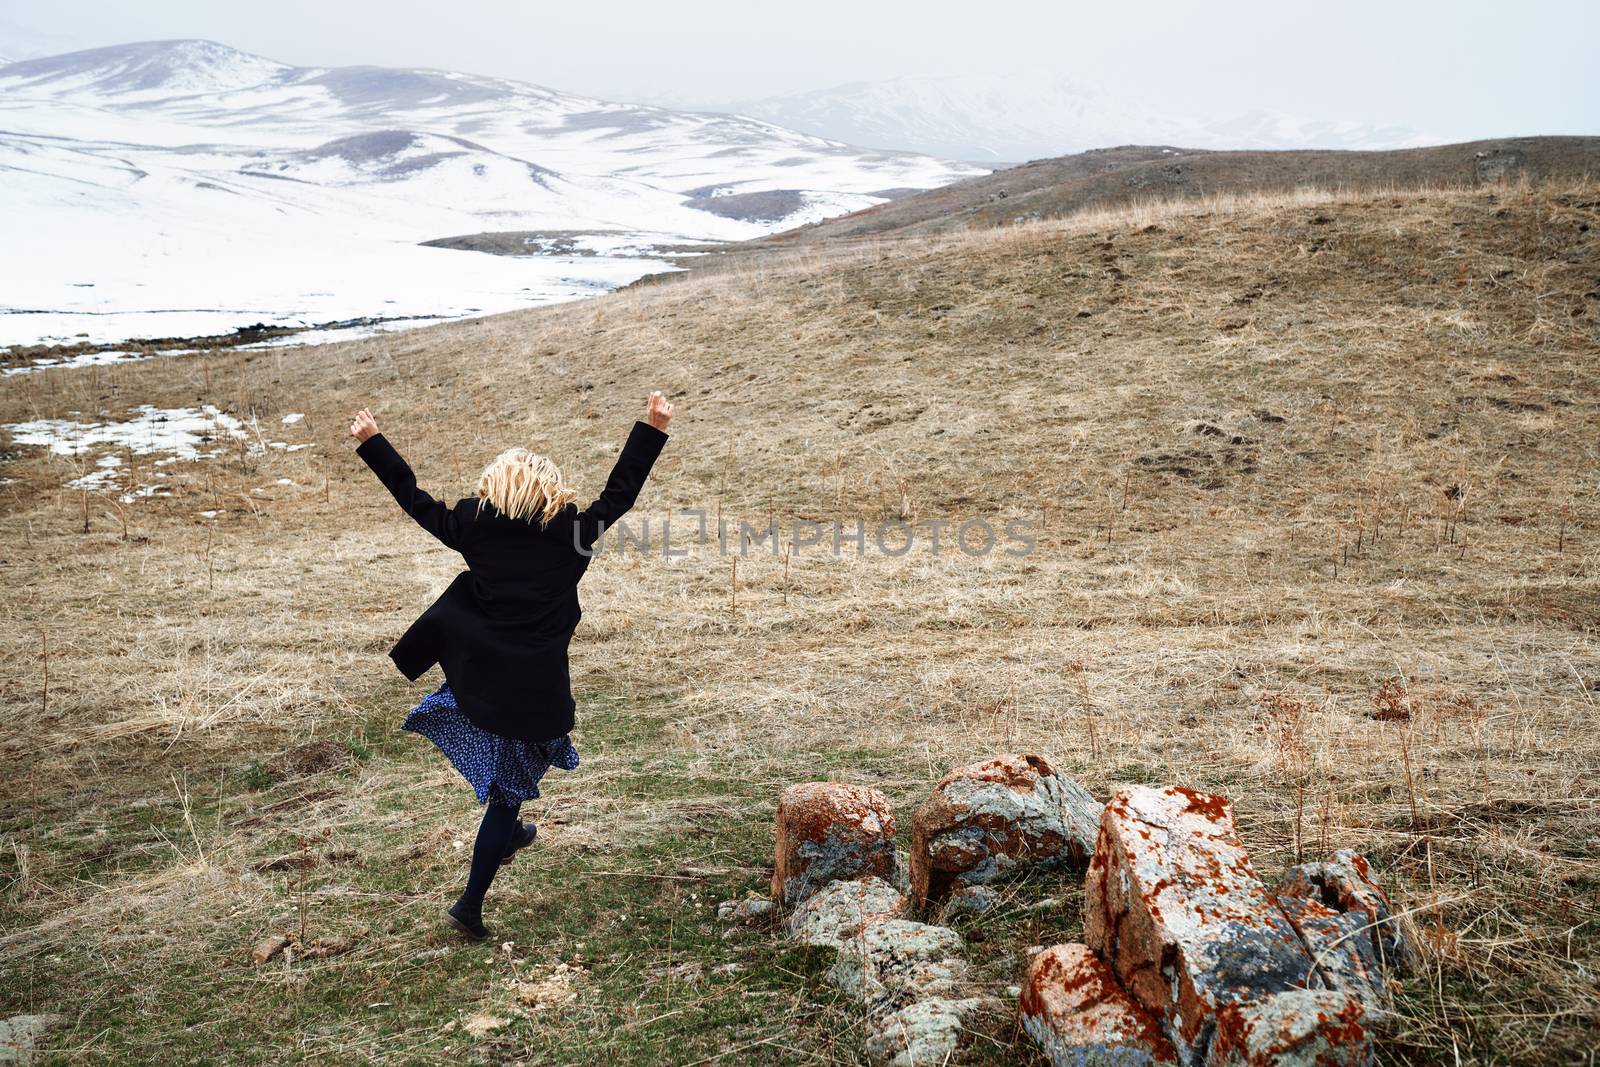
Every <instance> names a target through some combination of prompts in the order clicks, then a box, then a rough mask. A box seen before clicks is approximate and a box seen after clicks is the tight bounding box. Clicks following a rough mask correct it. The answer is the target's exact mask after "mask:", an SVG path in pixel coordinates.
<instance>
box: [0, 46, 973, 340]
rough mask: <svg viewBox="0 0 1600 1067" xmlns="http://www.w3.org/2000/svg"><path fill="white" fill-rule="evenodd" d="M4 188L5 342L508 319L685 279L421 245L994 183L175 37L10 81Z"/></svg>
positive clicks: (702, 117) (735, 131)
mask: <svg viewBox="0 0 1600 1067" xmlns="http://www.w3.org/2000/svg"><path fill="white" fill-rule="evenodd" d="M0 173H3V178H0V212H3V213H4V215H5V217H6V218H7V219H8V220H10V222H9V224H8V232H7V240H6V245H7V255H6V256H5V257H4V260H3V265H0V301H3V303H4V305H5V306H3V307H0V345H3V344H17V343H31V342H35V341H38V340H41V339H45V338H52V337H53V338H56V339H64V338H65V339H70V338H73V337H83V336H85V335H86V336H87V337H88V338H90V339H119V338H125V337H148V336H186V335H194V334H200V333H210V332H223V331H226V330H228V329H231V328H233V327H234V326H237V325H241V324H245V323H253V322H256V321H262V322H267V323H296V322H323V321H329V320H334V319H345V318H354V317H358V316H386V317H400V316H408V315H415V316H457V315H462V314H470V313H475V312H479V311H493V310H504V309H507V308H510V307H517V306H523V305H526V304H529V303H537V302H541V301H546V300H551V299H561V298H568V297H572V296H577V295H583V294H585V293H589V292H593V291H595V290H596V289H597V288H605V287H609V286H612V285H615V284H619V283H621V282H626V281H628V280H631V279H632V278H635V277H638V276H639V275H641V274H644V273H648V272H650V271H651V270H657V269H662V267H663V266H664V265H663V264H661V263H659V262H657V261H652V260H649V259H640V258H623V257H619V256H616V255H604V254H602V255H582V256H564V257H516V258H507V257H491V256H487V255H481V254H472V253H465V252H459V251H451V250H446V249H440V248H431V247H421V246H420V244H419V243H420V242H422V241H425V240H429V239H434V238H441V237H449V236H454V235H460V234H469V233H476V232H481V231H541V230H559V231H564V232H567V233H569V234H570V233H572V232H576V233H577V234H580V235H590V236H589V238H587V240H584V239H581V238H580V239H579V240H578V241H577V247H578V248H579V249H580V250H588V251H599V252H606V251H615V250H616V249H618V248H621V247H628V248H635V249H637V248H641V247H644V248H648V247H649V246H651V245H654V244H662V243H674V244H681V243H685V242H695V241H720V240H735V239H740V238H746V237H753V236H759V235H760V234H763V233H766V232H770V231H772V230H775V229H781V228H787V227H790V226H794V225H798V224H800V223H802V222H807V221H811V220H813V219H817V218H822V217H826V216H828V215H832V214H839V213H842V212H846V211H851V210H855V209H857V208H860V207H865V206H868V205H870V204H873V203H878V202H881V201H882V200H883V199H884V197H883V196H882V195H881V194H882V193H883V192H884V191H886V190H893V189H904V188H931V187H934V186H937V185H941V184H944V183H947V182H950V181H953V180H955V179H957V178H960V177H964V176H967V175H971V174H976V173H982V170H981V168H976V167H973V166H970V165H963V164H951V163H946V162H943V161H941V160H938V159H934V158H931V157H928V156H924V155H915V154H910V153H901V152H890V151H881V150H869V149H860V148H855V147H851V146H849V145H847V144H843V143H841V142H838V141H835V140H830V139H825V138H821V137H817V136H814V135H809V134H801V133H796V132H794V131H792V130H788V129H784V128H782V127H780V126H777V125H774V124H772V123H769V122H765V121H762V120H759V119H753V118H744V117H736V116H729V115H714V114H694V113H688V112H680V111H671V110H666V109H662V108H655V107H646V106H638V105H629V104H616V103H609V102H605V101H599V100H593V99H588V98H584V97H577V96H571V95H567V94H563V93H559V92H555V91H553V90H550V89H545V88H541V87H539V86H535V85H529V84H525V83H520V82H514V81H506V80H502V79H494V78H483V77H476V76H473V75H467V74H457V73H451V72H446V71H435V70H405V69H391V68H382V67H346V68H331V69H329V68H305V67H294V66H289V65H286V64H283V63H278V62H275V61H273V60H270V59H266V58H263V57H260V56H254V55H249V54H247V53H244V52H240V51H238V50H236V49H232V48H228V47H226V46H224V45H219V44H214V43H211V42H207V41H159V42H148V43H142V44H131V45H121V46H116V47H111V48H99V49H93V50H90V51H84V52H75V53H70V54H67V55H60V56H51V57H46V58H42V59H31V60H23V61H19V62H14V63H10V64H7V65H5V66H3V67H0ZM773 192H781V193H782V194H783V195H778V196H766V197H762V196H745V197H739V198H738V199H735V200H729V201H726V202H724V203H723V204H715V203H714V201H716V200H718V199H720V198H722V197H725V196H730V195H733V194H751V193H773ZM729 204H737V205H740V208H741V209H740V210H727V205H729ZM773 205H779V207H777V208H774V206H773ZM711 208H716V210H712V209H711ZM780 211H781V215H780V214H779V212H780ZM767 215H772V216H773V217H766V216H767ZM566 247H572V244H571V243H570V242H568V243H567V245H566Z"/></svg>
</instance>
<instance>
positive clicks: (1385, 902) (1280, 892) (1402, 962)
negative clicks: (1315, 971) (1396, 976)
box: [1272, 848, 1415, 968]
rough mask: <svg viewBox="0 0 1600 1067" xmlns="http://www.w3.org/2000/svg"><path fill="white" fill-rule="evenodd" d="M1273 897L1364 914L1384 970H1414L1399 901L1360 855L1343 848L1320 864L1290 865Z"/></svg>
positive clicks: (1360, 915) (1349, 913) (1343, 912)
mask: <svg viewBox="0 0 1600 1067" xmlns="http://www.w3.org/2000/svg"><path fill="white" fill-rule="evenodd" d="M1272 895H1273V896H1274V897H1276V898H1278V900H1279V901H1280V902H1282V901H1287V900H1289V899H1290V898H1294V897H1298V898H1300V899H1303V900H1315V901H1317V902H1319V903H1321V904H1322V905H1323V906H1324V907H1326V908H1328V909H1330V910H1331V911H1334V912H1337V913H1338V914H1340V915H1355V916H1359V917H1360V920H1361V921H1360V923H1358V924H1357V925H1359V926H1362V927H1365V928H1366V930H1365V936H1366V937H1367V938H1368V939H1369V940H1370V941H1371V942H1372V953H1373V955H1374V956H1375V957H1376V958H1377V959H1378V961H1379V963H1380V964H1381V965H1382V966H1384V967H1390V968H1405V967H1409V966H1410V965H1411V962H1412V961H1413V960H1414V959H1415V955H1414V953H1413V952H1412V949H1411V945H1410V943H1409V942H1408V941H1407V940H1406V935H1405V931H1403V930H1402V929H1401V928H1400V923H1399V920H1397V919H1396V918H1395V911H1394V902H1393V901H1392V900H1390V899H1389V894H1388V893H1386V892H1384V891H1383V887H1381V886H1380V885H1378V883H1377V882H1376V881H1374V880H1373V877H1372V867H1371V865H1370V864H1369V863H1368V862H1367V858H1366V857H1365V856H1363V855H1361V854H1360V853H1358V852H1355V851H1353V850H1351V849H1348V848H1342V849H1340V850H1339V851H1337V852H1335V853H1334V854H1333V856H1332V857H1331V858H1329V859H1327V860H1324V861H1322V862H1320V863H1302V864H1300V865H1299V866H1296V867H1290V868H1289V869H1288V870H1287V871H1285V872H1284V875H1283V879H1282V880H1281V881H1280V882H1279V883H1278V884H1277V885H1275V886H1273V887H1272ZM1316 947H1317V946H1316V945H1315V944H1313V945H1312V948H1313V949H1315V948H1316Z"/></svg>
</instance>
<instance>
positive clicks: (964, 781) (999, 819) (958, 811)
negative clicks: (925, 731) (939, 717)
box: [911, 755, 1100, 907]
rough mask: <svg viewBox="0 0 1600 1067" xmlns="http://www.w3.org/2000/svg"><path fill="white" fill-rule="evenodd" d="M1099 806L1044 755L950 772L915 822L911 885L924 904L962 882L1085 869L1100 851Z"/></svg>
mask: <svg viewBox="0 0 1600 1067" xmlns="http://www.w3.org/2000/svg"><path fill="white" fill-rule="evenodd" d="M1099 819H1100V804H1099V803H1098V802H1097V801H1096V800H1095V799H1094V797H1092V796H1090V795H1089V793H1088V791H1086V790H1085V789H1084V788H1083V787H1082V786H1081V785H1079V784H1078V783H1077V782H1075V781H1073V780H1072V779H1071V778H1069V777H1067V776H1066V775H1064V774H1060V773H1058V772H1057V771H1056V769H1055V768H1054V767H1052V766H1051V765H1050V761H1049V760H1047V759H1046V758H1045V757H1043V756H1038V755H1009V756H1001V757H999V758H997V759H992V760H988V761H986V762H983V763H975V764H973V765H971V766H968V767H961V768H958V769H957V770H954V771H951V772H950V773H949V774H947V775H945V776H944V777H943V778H941V779H940V780H939V784H938V785H936V786H935V787H934V790H933V793H932V795H931V796H929V797H928V799H927V800H926V801H925V802H924V803H923V804H922V806H921V807H920V808H918V809H917V813H916V815H915V816H914V817H913V818H912V823H911V834H912V842H911V890H912V896H913V897H914V898H915V899H916V901H917V903H918V904H919V905H921V906H923V907H926V906H927V905H929V904H931V903H934V902H937V901H939V900H942V899H943V898H944V897H945V896H946V895H948V894H949V893H950V892H951V891H952V890H953V889H954V888H956V887H957V884H958V883H959V884H961V885H981V884H983V883H987V882H992V881H994V880H995V879H997V878H1000V877H1002V876H1003V875H1005V874H1007V873H1009V872H1011V871H1014V870H1017V869H1021V868H1029V867H1047V868H1054V867H1068V866H1077V867H1082V866H1084V865H1086V864H1087V863H1088V862H1089V857H1090V856H1091V855H1092V854H1093V853H1094V847H1095V840H1096V834H1097V827H1098V823H1099Z"/></svg>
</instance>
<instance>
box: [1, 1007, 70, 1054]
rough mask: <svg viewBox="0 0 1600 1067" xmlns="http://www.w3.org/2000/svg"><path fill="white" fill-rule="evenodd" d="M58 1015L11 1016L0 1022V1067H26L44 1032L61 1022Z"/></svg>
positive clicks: (61, 1019) (60, 1017)
mask: <svg viewBox="0 0 1600 1067" xmlns="http://www.w3.org/2000/svg"><path fill="white" fill-rule="evenodd" d="M63 1021H64V1020H63V1018H62V1016H60V1015H55V1014H51V1013H44V1014H41V1015H13V1016H11V1017H10V1018H9V1019H5V1020H0V1067H13V1065H15V1067H26V1065H27V1064H30V1063H32V1062H33V1053H34V1049H35V1048H36V1047H37V1045H38V1041H39V1038H40V1037H41V1036H43V1034H44V1032H45V1031H46V1030H49V1029H50V1028H51V1027H53V1026H59V1025H60V1024H61V1023H62V1022H63Z"/></svg>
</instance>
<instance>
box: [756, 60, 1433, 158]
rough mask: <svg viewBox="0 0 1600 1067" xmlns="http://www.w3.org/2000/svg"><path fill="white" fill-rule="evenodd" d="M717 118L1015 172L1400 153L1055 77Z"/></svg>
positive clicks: (980, 79) (1361, 128)
mask: <svg viewBox="0 0 1600 1067" xmlns="http://www.w3.org/2000/svg"><path fill="white" fill-rule="evenodd" d="M725 107H726V110H729V111H735V112H738V113H740V114H746V115H753V116H756V117H758V118H762V119H766V120H767V121H770V122H775V123H778V124H781V125H783V126H786V127H791V128H793V129H797V130H805V131H808V132H810V133H815V134H819V135H821V136H824V137H833V138H839V139H840V140H844V141H848V142H850V143H852V144H864V145H876V146H879V147H883V148H892V149H900V150H906V151H919V152H930V153H932V154H934V155H937V156H942V157H945V158H951V159H971V160H985V161H989V160H994V161H1009V162H1022V161H1024V160H1029V159H1041V158H1046V157H1052V156H1060V155H1067V154H1069V153H1073V152H1082V151H1085V150H1088V149H1091V148H1108V147H1112V146H1116V145H1126V144H1172V145H1182V146H1184V147H1186V148H1215V149H1229V148H1257V149H1286V148H1404V147H1409V146H1412V145H1418V144H1423V143H1426V141H1427V139H1426V138H1424V137H1422V136H1421V135H1419V134H1418V133H1417V132H1416V131H1415V130H1409V129H1406V128H1403V127H1399V126H1374V125H1369V124H1362V123H1348V122H1323V121H1311V120H1305V119H1298V118H1294V117H1292V116H1289V115H1285V114H1281V113H1276V112H1269V111H1253V112H1250V113H1249V114H1246V115H1241V116H1237V117H1233V118H1228V119H1224V120H1221V121H1204V120H1200V119H1194V118H1187V117H1183V116H1181V115H1175V114H1168V113H1165V112H1159V111H1155V110H1152V109H1150V108H1148V107H1144V106H1141V105H1139V104H1137V103H1134V102H1132V101H1130V100H1128V99H1126V98H1125V97H1121V96H1115V95H1112V94H1109V93H1106V92H1104V91H1102V90H1100V89H1097V88H1096V87H1095V86H1093V85H1089V84H1087V83H1085V82H1082V81H1079V80H1077V79H1075V78H1071V77H1068V76H1065V75H1062V74H1059V73H1056V72H1054V71H1026V70H1024V71H1017V72H1014V73H1011V74H1006V75H961V76H951V77H907V78H894V79H889V80H886V81H870V82H853V83H851V84H848V85H840V86H837V87H835V88H832V89H823V90H818V91H814V92H806V93H796V94H792V95H787V96H778V97H769V98H766V99H762V100H742V101H735V102H732V103H729V104H727V105H725Z"/></svg>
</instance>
